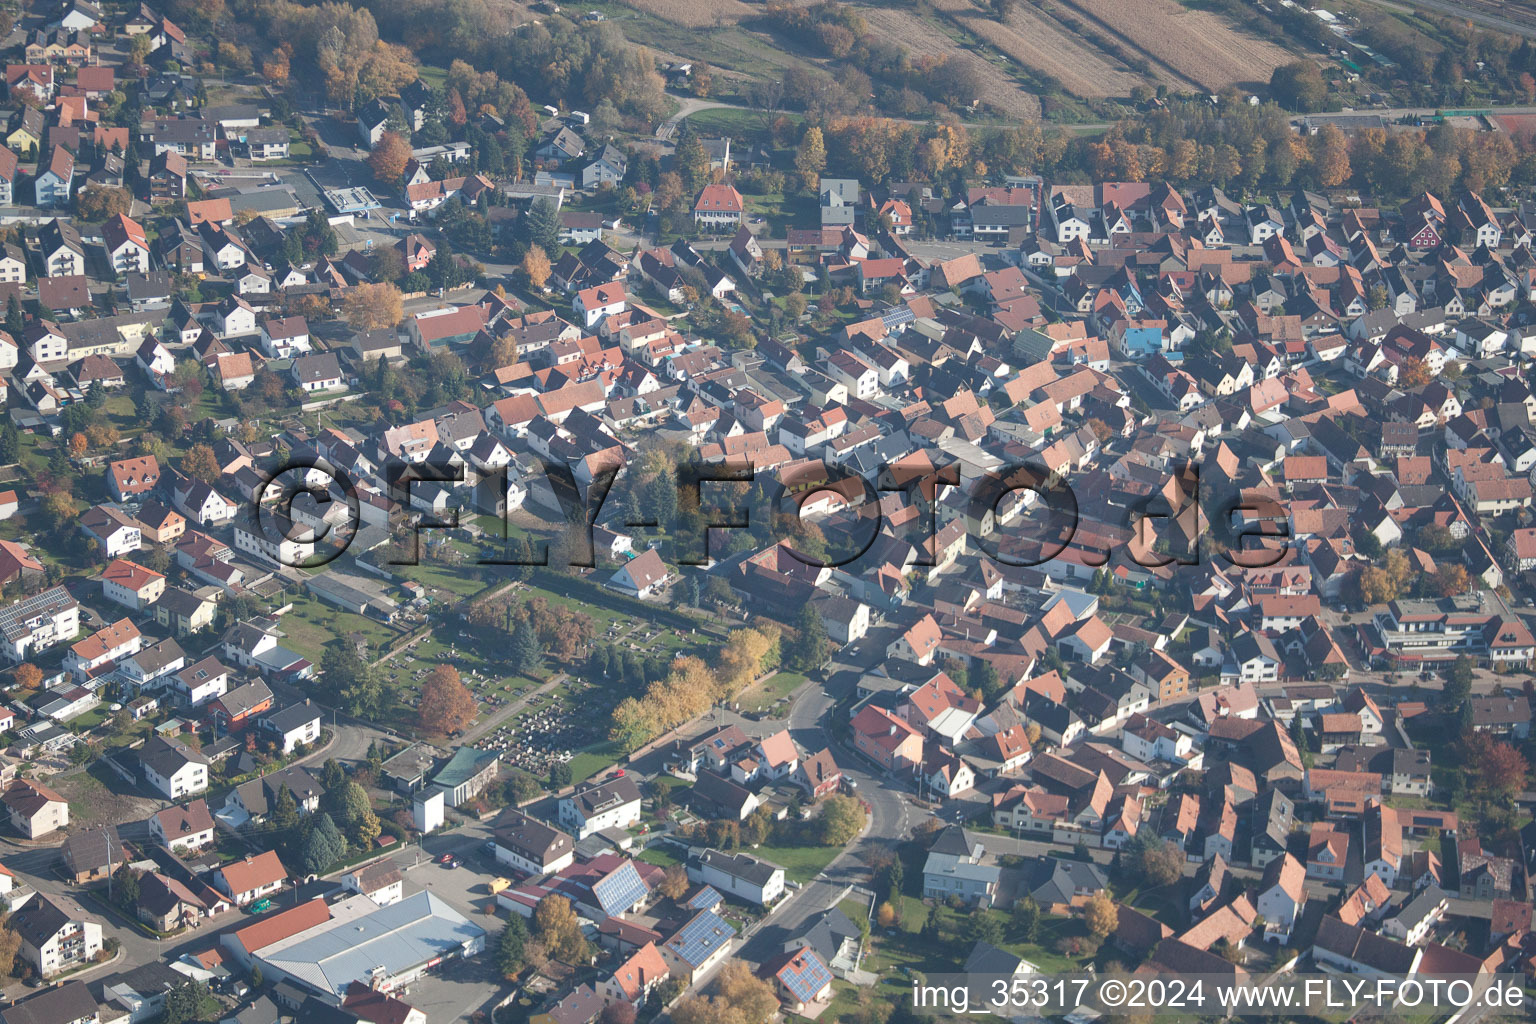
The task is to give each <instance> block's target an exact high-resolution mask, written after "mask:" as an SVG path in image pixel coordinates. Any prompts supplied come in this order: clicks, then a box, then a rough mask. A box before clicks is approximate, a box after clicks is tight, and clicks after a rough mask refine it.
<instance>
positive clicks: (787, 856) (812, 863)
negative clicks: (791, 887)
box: [753, 843, 843, 883]
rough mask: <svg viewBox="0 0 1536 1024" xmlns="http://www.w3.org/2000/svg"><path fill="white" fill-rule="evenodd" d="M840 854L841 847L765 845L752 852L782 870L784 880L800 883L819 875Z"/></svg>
mask: <svg viewBox="0 0 1536 1024" xmlns="http://www.w3.org/2000/svg"><path fill="white" fill-rule="evenodd" d="M842 852H843V848H842V847H841V846H771V845H768V844H766V843H765V844H764V845H762V846H760V847H758V848H757V849H756V850H754V851H753V853H755V854H756V855H757V856H759V857H761V858H763V859H764V860H767V861H772V862H773V863H775V864H777V865H778V866H779V867H781V868H783V869H784V877H785V878H787V879H789V880H790V881H792V882H801V883H805V882H809V881H810V880H811V879H813V878H815V877H816V876H817V875H819V874H821V872H822V870H823V869H825V868H826V866H827V865H828V864H830V863H831V862H832V858H833V857H836V856H837V855H838V854H839V853H842Z"/></svg>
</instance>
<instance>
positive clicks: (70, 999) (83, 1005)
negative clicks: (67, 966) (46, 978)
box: [0, 981, 96, 1024]
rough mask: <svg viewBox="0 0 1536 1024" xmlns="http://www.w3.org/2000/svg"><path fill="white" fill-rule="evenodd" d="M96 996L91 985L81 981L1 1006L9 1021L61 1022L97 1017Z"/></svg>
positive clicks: (3, 1018)
mask: <svg viewBox="0 0 1536 1024" xmlns="http://www.w3.org/2000/svg"><path fill="white" fill-rule="evenodd" d="M95 1013H96V1000H95V999H93V998H91V992H90V989H88V988H86V987H85V985H83V984H82V983H80V982H78V981H72V982H70V983H69V984H67V985H64V986H62V987H60V988H52V989H49V990H48V991H46V992H40V993H38V994H37V995H35V996H33V997H32V998H31V999H28V1000H27V1001H26V1002H24V1003H17V1004H16V1005H15V1006H8V1007H6V1008H5V1009H4V1010H0V1021H4V1022H5V1024H59V1022H60V1021H70V1020H81V1019H83V1018H87V1017H93V1016H94V1015H95Z"/></svg>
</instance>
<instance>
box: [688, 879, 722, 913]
mask: <svg viewBox="0 0 1536 1024" xmlns="http://www.w3.org/2000/svg"><path fill="white" fill-rule="evenodd" d="M724 898H725V897H723V896H721V895H720V893H719V891H718V890H717V889H716V888H715V887H714V886H712V885H706V886H705V887H704V888H702V889H700V890H699V891H698V892H696V893H694V894H693V899H691V900H689V901H688V904H687V906H688V909H689V910H708V909H709V908H710V907H713V906H717V905H718V904H719V903H720V901H721V900H722V899H724Z"/></svg>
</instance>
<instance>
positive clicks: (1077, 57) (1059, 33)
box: [952, 5, 1143, 99]
mask: <svg viewBox="0 0 1536 1024" xmlns="http://www.w3.org/2000/svg"><path fill="white" fill-rule="evenodd" d="M952 17H954V18H955V19H956V20H958V21H959V22H960V24H962V25H963V26H964V27H965V28H966V30H967V31H969V32H971V33H972V34H973V35H975V36H976V37H977V38H979V39H984V40H986V41H987V42H988V43H991V44H992V45H993V46H995V47H997V48H998V49H999V50H1001V51H1002V52H1003V53H1006V54H1007V55H1008V56H1009V57H1010V58H1012V59H1013V60H1016V61H1018V62H1019V63H1020V64H1022V65H1024V66H1025V67H1029V68H1033V69H1034V70H1036V71H1038V72H1040V73H1041V74H1044V75H1049V76H1050V77H1051V78H1054V79H1055V80H1056V81H1058V82H1060V83H1061V85H1062V88H1064V89H1066V90H1067V91H1068V92H1070V93H1072V94H1073V95H1075V96H1082V97H1085V98H1090V99H1097V98H1101V97H1105V96H1127V95H1129V94H1130V91H1131V89H1133V88H1134V87H1136V86H1137V85H1141V84H1142V82H1143V79H1142V77H1141V76H1140V75H1138V74H1136V73H1135V72H1134V71H1131V70H1129V69H1128V68H1125V67H1122V66H1121V65H1120V63H1119V62H1118V61H1116V60H1114V59H1113V58H1111V57H1109V56H1108V55H1106V54H1103V53H1101V52H1099V51H1098V50H1097V49H1096V48H1094V47H1093V46H1092V45H1091V44H1089V43H1087V42H1085V41H1083V40H1081V39H1079V38H1077V37H1076V36H1074V35H1072V34H1071V33H1069V32H1066V31H1064V30H1063V29H1060V28H1058V27H1057V26H1056V25H1055V24H1053V23H1052V22H1051V21H1050V20H1049V19H1047V18H1045V17H1042V16H1041V15H1040V14H1039V13H1037V12H1036V10H1035V9H1034V8H1032V7H1026V6H1023V5H1016V6H1015V7H1014V8H1013V9H1012V10H1011V11H1010V12H1009V14H1008V22H1007V24H1002V23H999V22H996V21H993V20H992V19H991V18H988V17H986V16H985V15H983V14H981V13H980V12H979V11H975V10H969V9H967V10H960V11H956V12H954V14H953V15H952Z"/></svg>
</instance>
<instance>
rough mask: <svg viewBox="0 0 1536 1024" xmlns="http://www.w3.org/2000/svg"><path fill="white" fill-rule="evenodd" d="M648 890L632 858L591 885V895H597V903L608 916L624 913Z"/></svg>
mask: <svg viewBox="0 0 1536 1024" xmlns="http://www.w3.org/2000/svg"><path fill="white" fill-rule="evenodd" d="M649 892H650V890H649V889H648V888H646V885H645V880H644V879H642V878H641V877H640V873H639V872H638V871H636V870H635V862H634V861H632V860H626V861H625V862H624V863H622V864H620V865H619V866H618V867H617V868H615V869H614V870H612V871H610V872H609V873H608V877H606V878H604V879H602V880H600V881H599V882H598V883H597V884H596V885H594V886H592V895H594V896H596V897H597V905H598V906H600V907H602V908H603V913H605V914H607V915H608V916H609V917H613V916H615V915H618V914H622V913H624V912H625V911H626V910H628V909H629V908H630V907H633V906H634V905H635V904H637V903H639V902H640V901H641V900H643V899H645V897H646V895H647V894H648V893H649Z"/></svg>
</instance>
